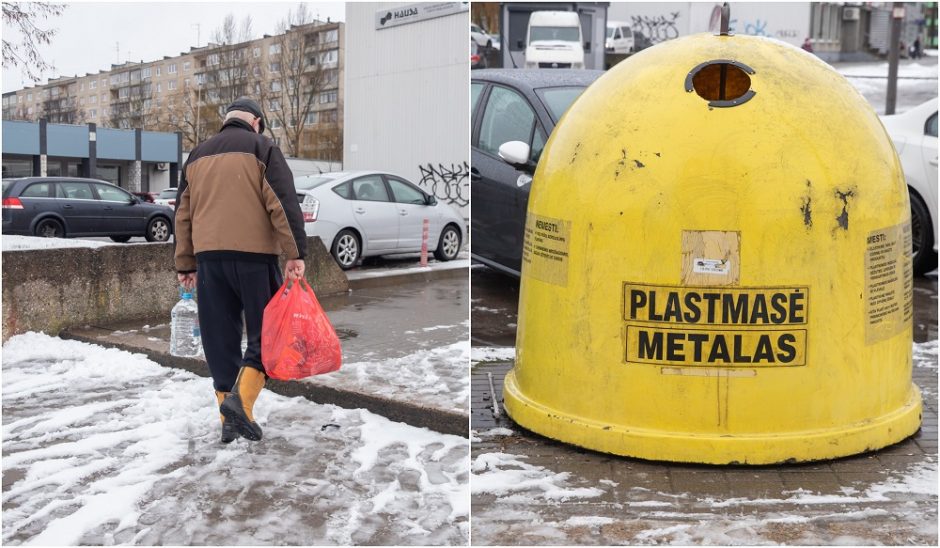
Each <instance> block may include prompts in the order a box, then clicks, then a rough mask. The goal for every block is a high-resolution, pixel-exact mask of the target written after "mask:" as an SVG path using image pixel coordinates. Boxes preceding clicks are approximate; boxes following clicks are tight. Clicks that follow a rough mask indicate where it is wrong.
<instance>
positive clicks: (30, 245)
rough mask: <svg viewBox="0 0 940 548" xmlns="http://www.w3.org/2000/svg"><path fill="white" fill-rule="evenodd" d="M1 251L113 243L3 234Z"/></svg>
mask: <svg viewBox="0 0 940 548" xmlns="http://www.w3.org/2000/svg"><path fill="white" fill-rule="evenodd" d="M0 240H2V241H3V244H2V245H3V251H20V250H24V249H53V248H60V247H104V246H108V245H126V244H114V243H111V242H95V241H92V240H74V239H70V238H39V237H36V236H8V235H6V234H4V235H3V237H2V238H0Z"/></svg>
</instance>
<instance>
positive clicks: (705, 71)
mask: <svg viewBox="0 0 940 548" xmlns="http://www.w3.org/2000/svg"><path fill="white" fill-rule="evenodd" d="M750 74H754V70H753V69H751V68H750V67H748V66H747V65H744V64H742V63H738V62H736V61H728V60H716V61H709V62H707V63H702V64H701V65H699V66H697V67H695V68H694V69H692V71H691V72H690V73H689V76H688V77H687V78H686V91H695V93H696V94H697V95H698V96H699V97H701V98H702V99H705V100H706V101H708V102H709V106H714V107H732V106H736V105H740V104H741V103H744V102H745V101H747V100H748V99H750V98H751V97H753V96H754V90H752V89H751V77H750V76H749V75H750Z"/></svg>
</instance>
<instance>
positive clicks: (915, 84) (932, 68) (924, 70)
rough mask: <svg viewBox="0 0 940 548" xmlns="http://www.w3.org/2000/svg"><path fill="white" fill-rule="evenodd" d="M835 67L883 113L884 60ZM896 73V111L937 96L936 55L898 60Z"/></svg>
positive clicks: (878, 111) (885, 77)
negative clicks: (934, 56)
mask: <svg viewBox="0 0 940 548" xmlns="http://www.w3.org/2000/svg"><path fill="white" fill-rule="evenodd" d="M835 69H836V70H837V71H838V72H839V73H840V74H842V75H843V76H845V77H846V78H847V79H848V81H849V83H851V84H852V85H853V86H855V89H857V90H858V91H859V93H861V94H862V95H863V96H864V97H865V98H866V99H867V100H868V102H869V103H871V105H872V107H874V109H875V111H876V112H877V113H878V114H884V111H885V95H886V93H887V86H888V79H887V76H888V63H887V61H881V62H874V63H850V64H841V63H840V64H836V65H835ZM869 77H873V78H869ZM898 77H899V78H898V87H897V105H896V108H895V112H896V113H897V114H900V113H902V112H904V111H905V110H908V109H910V108H911V107H915V106H917V105H919V104H921V103H923V102H924V101H926V100H928V99H930V98H935V97H937V60H936V59H922V60H920V61H905V62H901V63H899V64H898Z"/></svg>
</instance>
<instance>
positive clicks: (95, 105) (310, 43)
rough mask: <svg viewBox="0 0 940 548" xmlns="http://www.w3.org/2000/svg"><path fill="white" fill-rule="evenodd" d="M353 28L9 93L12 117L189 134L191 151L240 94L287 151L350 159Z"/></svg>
mask: <svg viewBox="0 0 940 548" xmlns="http://www.w3.org/2000/svg"><path fill="white" fill-rule="evenodd" d="M344 29H345V25H344V23H341V22H330V21H326V22H323V21H315V22H313V23H310V24H306V25H300V26H293V27H291V28H290V29H289V30H288V31H287V32H286V33H283V34H278V35H265V36H263V37H262V38H259V39H255V40H250V41H247V42H242V43H238V44H223V45H220V44H209V45H207V46H203V47H197V48H190V50H189V51H188V52H184V53H180V54H179V55H177V56H173V57H170V56H167V57H164V58H163V59H160V60H156V61H149V62H128V63H123V64H120V65H111V68H110V69H109V70H106V71H101V72H97V73H94V74H86V75H84V76H72V77H60V78H55V79H51V80H49V81H48V83H46V84H44V85H39V86H35V87H28V88H25V89H22V90H18V91H15V92H10V93H5V94H3V98H2V100H3V103H2V107H3V119H4V120H24V121H36V120H39V119H40V118H45V119H46V120H47V121H48V123H52V124H87V123H94V124H96V125H97V126H98V127H105V128H117V129H122V128H123V129H130V128H140V129H143V130H145V131H175V132H180V133H181V135H182V140H183V148H184V150H190V149H191V148H192V147H193V146H194V145H195V143H198V142H200V141H202V140H204V139H205V138H207V137H209V136H211V135H212V134H214V133H215V132H216V131H218V129H219V128H220V127H221V124H222V118H223V117H224V110H225V107H226V106H227V105H228V104H229V103H230V102H231V101H232V100H233V99H234V98H236V97H238V96H240V95H249V96H252V97H254V98H256V99H258V100H259V101H260V102H261V103H262V104H263V108H264V110H265V115H266V118H267V120H268V130H267V133H268V134H269V135H270V136H271V137H272V138H274V139H275V140H276V141H277V142H278V144H280V145H281V147H282V149H283V150H284V152H285V154H286V155H288V156H294V157H299V158H311V159H318V160H329V161H339V160H341V159H342V139H343V138H342V135H343V91H344V90H343V70H344V68H343V67H344V60H345V54H344V42H345V36H344Z"/></svg>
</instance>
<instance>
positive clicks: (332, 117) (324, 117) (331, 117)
mask: <svg viewBox="0 0 940 548" xmlns="http://www.w3.org/2000/svg"><path fill="white" fill-rule="evenodd" d="M336 119H337V118H336V111H335V110H325V111H323V112H321V113H320V121H321V122H323V123H324V124H335V123H336Z"/></svg>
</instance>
